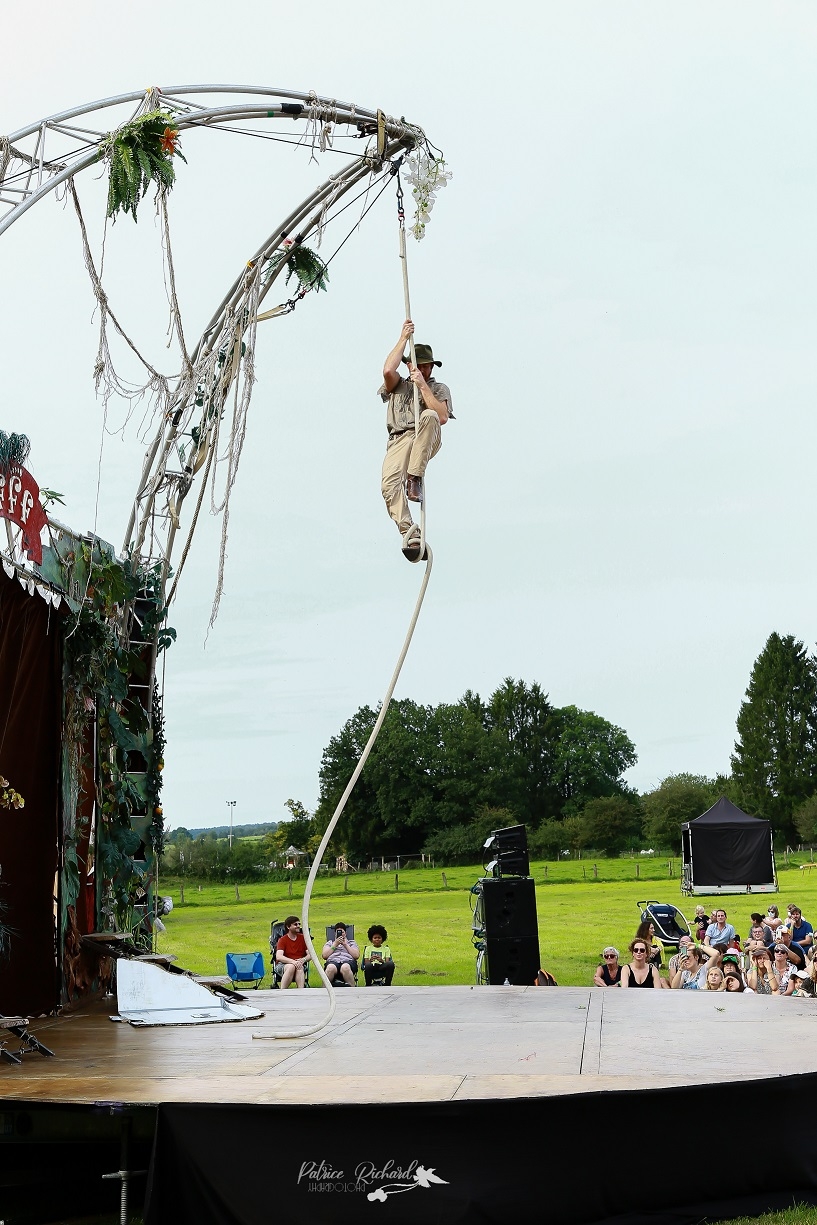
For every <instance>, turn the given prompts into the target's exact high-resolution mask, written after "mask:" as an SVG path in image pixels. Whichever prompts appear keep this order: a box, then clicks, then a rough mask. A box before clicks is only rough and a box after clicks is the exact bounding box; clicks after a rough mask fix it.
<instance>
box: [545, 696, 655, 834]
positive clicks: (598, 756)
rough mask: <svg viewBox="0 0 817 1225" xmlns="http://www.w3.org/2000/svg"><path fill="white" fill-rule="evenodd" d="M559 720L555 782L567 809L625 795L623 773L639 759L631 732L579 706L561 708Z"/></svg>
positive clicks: (576, 808) (564, 807)
mask: <svg viewBox="0 0 817 1225" xmlns="http://www.w3.org/2000/svg"><path fill="white" fill-rule="evenodd" d="M556 722H557V726H558V733H559V735H558V743H557V748H556V763H555V765H556V769H555V782H556V786H557V788H558V790H559V794H560V796H561V801H562V808H563V811H565V812H566V813H573V812H577V811H578V810H579V809H581V808H582V807H583V806H584V805H585V804H586V803H587V802H588V801H589V800H594V799H600V798H601V797H603V796H615V795H623V794H625V792H626V786H625V784H624V782H623V780H622V777H621V776H622V774H623V773H624V771H625V770H628V769H629V768H630V766H634V765H635V763H636V761H637V760H638V758H637V756H636V751H635V745H634V744H633V742H632V741H631V740H630V738H629V736H628V735H627V733H626V732H625V731H623V730H622V728H620V727H615V726H614V725H613V724H612V723H608V721H607V720H606V719H602V717H601V715H596V714H593V712H592V711H591V710H579V709H578V707H576V706H563V707H561V709H559V710H557V711H556ZM611 811H612V810H611ZM594 845H597V846H601V843H596V844H594Z"/></svg>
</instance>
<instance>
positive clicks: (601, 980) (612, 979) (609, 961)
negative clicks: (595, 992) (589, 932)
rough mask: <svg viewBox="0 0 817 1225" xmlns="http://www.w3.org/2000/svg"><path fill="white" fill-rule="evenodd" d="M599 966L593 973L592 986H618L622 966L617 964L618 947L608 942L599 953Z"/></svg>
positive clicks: (619, 984)
mask: <svg viewBox="0 0 817 1225" xmlns="http://www.w3.org/2000/svg"><path fill="white" fill-rule="evenodd" d="M601 958H602V961H601V965H600V966H596V973H595V974H594V975H593V986H594V987H620V986H621V971H622V969H623V967H622V966H620V965H619V964H618V949H617V948H614V947H613V945H612V944H608V945H607V948H606V949H604V951H603V952H602V955H601Z"/></svg>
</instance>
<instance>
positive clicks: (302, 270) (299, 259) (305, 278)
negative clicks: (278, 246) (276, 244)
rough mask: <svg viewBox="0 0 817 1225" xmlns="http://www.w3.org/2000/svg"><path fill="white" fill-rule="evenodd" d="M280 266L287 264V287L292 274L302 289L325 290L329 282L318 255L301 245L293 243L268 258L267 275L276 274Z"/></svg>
mask: <svg viewBox="0 0 817 1225" xmlns="http://www.w3.org/2000/svg"><path fill="white" fill-rule="evenodd" d="M282 264H288V267H287V279H286V283H287V285H288V284H289V281H290V278H291V277H292V276H293V274H294V275H295V276H296V277H297V278H298V282H299V284H300V286H301V288H302V289H304V290H309V289H318V290H321V289H323V290H326V287H327V282H328V281H329V272H328V270H327V267H326V264H325V263H324V262H323V260H322V259H321V257H320V256H319V255H316V254H315V252H314V251H310V249H309V247H304V246H302V245H301V243H299V242H297V241H295V242H292V243H290V244H289V245H288V246H285V247H284V248H283V250H281V251H276V252H275V253H274V254H273V255H271V256H270V261H269V264H268V265H267V270H268V273H269V274H270V275H271V274H272V273H274V272H276V271H277V269H278V268H280V267H281V265H282Z"/></svg>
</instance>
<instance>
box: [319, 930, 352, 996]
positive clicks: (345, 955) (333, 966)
mask: <svg viewBox="0 0 817 1225" xmlns="http://www.w3.org/2000/svg"><path fill="white" fill-rule="evenodd" d="M321 956H322V957H323V958H324V962H325V965H324V968H325V970H326V977H327V978H328V979H329V981H330V983H332V984H334V982H335V979H336V978H337V976H338V975H340V977H341V978H342V979H343V981H344V982H345V983H346V986H347V987H354V986H355V975H356V974H357V962H358V958H359V957H360V949H359V948H358V946H357V944H356V942H355V941H354V940H350V939H349V938H348V936H347V935H346V928H345V926H344V925H343V924H342V923H338V924H336V926H335V938H334V940H327V941H326V944H325V945H324V946H323V950H322V951H321Z"/></svg>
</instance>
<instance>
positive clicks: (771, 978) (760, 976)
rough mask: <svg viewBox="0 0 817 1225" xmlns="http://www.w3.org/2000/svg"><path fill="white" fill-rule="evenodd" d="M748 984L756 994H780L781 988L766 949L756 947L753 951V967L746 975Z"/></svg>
mask: <svg viewBox="0 0 817 1225" xmlns="http://www.w3.org/2000/svg"><path fill="white" fill-rule="evenodd" d="M746 986H747V987H750V988H751V990H752V991H754V992H755V994H756V995H779V994H780V988H779V987H778V985H777V979H776V978H775V975H774V970H773V969H772V963H771V961H770V960H769V954H768V953H767V952H766V950H765V949H756V950H755V952H754V953H752V968H751V970H750V971H749V973H748V974H747V975H746Z"/></svg>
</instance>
